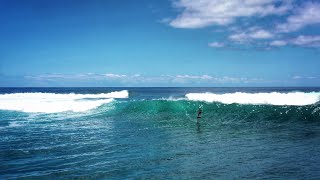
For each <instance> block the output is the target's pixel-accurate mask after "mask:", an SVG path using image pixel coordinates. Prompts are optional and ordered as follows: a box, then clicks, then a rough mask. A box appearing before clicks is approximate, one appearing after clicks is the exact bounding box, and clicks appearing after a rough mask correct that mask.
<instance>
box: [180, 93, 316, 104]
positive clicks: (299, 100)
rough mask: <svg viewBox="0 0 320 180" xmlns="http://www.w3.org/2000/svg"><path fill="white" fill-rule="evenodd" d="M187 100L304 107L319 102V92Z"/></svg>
mask: <svg viewBox="0 0 320 180" xmlns="http://www.w3.org/2000/svg"><path fill="white" fill-rule="evenodd" d="M186 97H187V99H188V100H193V101H206V102H221V103H224V104H232V103H238V104H270V105H295V106H304V105H310V104H315V103H317V102H319V100H320V92H310V93H304V92H290V93H279V92H271V93H242V92H236V93H227V94H213V93H188V94H186Z"/></svg>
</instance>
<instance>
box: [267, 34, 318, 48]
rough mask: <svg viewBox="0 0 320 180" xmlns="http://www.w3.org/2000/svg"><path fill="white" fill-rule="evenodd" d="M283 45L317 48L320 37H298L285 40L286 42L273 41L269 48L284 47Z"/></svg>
mask: <svg viewBox="0 0 320 180" xmlns="http://www.w3.org/2000/svg"><path fill="white" fill-rule="evenodd" d="M285 45H292V46H300V47H313V48H319V47H320V36H304V35H300V36H298V37H296V38H292V39H287V40H275V41H272V42H271V43H270V46H277V47H280V46H285Z"/></svg>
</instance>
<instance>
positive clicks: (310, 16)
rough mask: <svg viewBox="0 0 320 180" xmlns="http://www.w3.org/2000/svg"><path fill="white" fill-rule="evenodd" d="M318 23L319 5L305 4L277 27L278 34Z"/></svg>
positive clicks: (313, 3) (314, 3)
mask: <svg viewBox="0 0 320 180" xmlns="http://www.w3.org/2000/svg"><path fill="white" fill-rule="evenodd" d="M319 23H320V3H319V2H307V3H306V4H305V5H304V6H303V7H301V8H299V9H298V10H297V11H296V13H295V14H293V15H291V16H289V17H288V18H287V21H286V22H285V23H283V24H279V25H278V26H277V30H278V31H279V32H293V31H297V30H299V29H302V28H303V27H305V26H308V25H312V24H319Z"/></svg>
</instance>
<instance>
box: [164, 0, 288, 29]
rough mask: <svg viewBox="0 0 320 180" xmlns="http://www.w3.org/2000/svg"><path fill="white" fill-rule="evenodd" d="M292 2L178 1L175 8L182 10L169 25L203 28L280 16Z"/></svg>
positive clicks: (238, 0) (262, 0)
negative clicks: (246, 19) (250, 18)
mask: <svg viewBox="0 0 320 180" xmlns="http://www.w3.org/2000/svg"><path fill="white" fill-rule="evenodd" d="M289 2H290V1H288V0H287V1H280V0H259V1H257V0H214V1H213V0H199V1H194V0H178V1H175V3H174V7H176V8H178V9H182V12H181V14H179V15H178V16H177V17H176V18H175V19H172V20H171V21H170V22H169V24H170V25H171V26H173V27H175V28H202V27H207V26H211V25H228V24H230V23H232V22H234V21H235V20H236V19H237V18H239V17H252V16H255V17H263V16H267V15H279V14H284V13H286V12H287V11H288V10H289V9H291V3H289Z"/></svg>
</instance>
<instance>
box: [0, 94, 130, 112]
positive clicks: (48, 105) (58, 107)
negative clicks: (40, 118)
mask: <svg viewBox="0 0 320 180" xmlns="http://www.w3.org/2000/svg"><path fill="white" fill-rule="evenodd" d="M128 97H129V93H128V91H127V90H123V91H115V92H111V93H101V94H74V93H71V94H55V93H13V94H1V95H0V109H2V110H13V111H22V112H34V113H36V112H37V113H57V112H65V111H73V112H84V111H88V110H90V109H94V108H97V107H99V106H101V105H103V104H106V103H110V102H111V101H113V99H114V98H128Z"/></svg>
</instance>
